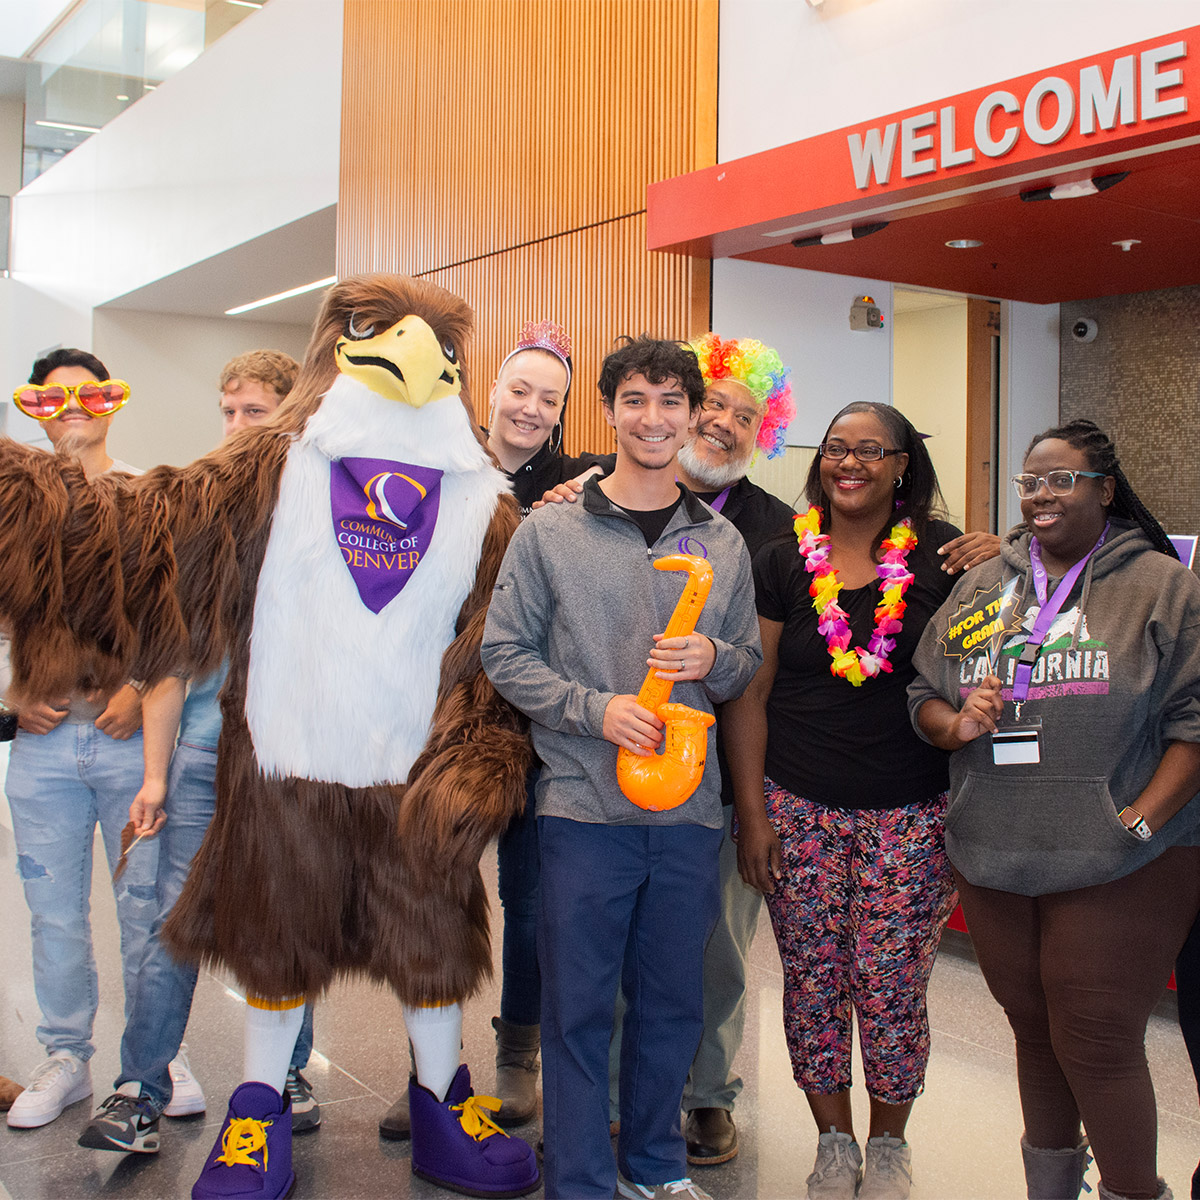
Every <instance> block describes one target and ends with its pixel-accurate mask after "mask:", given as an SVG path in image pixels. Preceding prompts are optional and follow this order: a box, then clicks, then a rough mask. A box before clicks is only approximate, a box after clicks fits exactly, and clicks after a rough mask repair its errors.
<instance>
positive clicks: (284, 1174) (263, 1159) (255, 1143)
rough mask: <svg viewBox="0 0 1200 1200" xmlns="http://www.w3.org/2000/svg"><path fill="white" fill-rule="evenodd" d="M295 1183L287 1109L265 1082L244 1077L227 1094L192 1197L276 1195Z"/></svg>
mask: <svg viewBox="0 0 1200 1200" xmlns="http://www.w3.org/2000/svg"><path fill="white" fill-rule="evenodd" d="M295 1185H296V1175H295V1172H293V1170H292V1109H291V1105H290V1104H289V1103H288V1100H287V1097H286V1096H280V1094H279V1093H278V1092H277V1091H276V1090H275V1089H274V1088H273V1087H271V1086H270V1085H269V1084H266V1083H243V1084H242V1085H241V1086H240V1087H239V1088H238V1089H237V1090H236V1091H235V1092H234V1093H233V1095H232V1096H230V1097H229V1111H228V1112H227V1113H226V1114H225V1123H224V1124H223V1125H222V1126H221V1132H220V1133H219V1134H218V1135H217V1141H216V1145H214V1146H213V1148H212V1152H211V1153H210V1154H209V1156H208V1160H207V1161H206V1162H205V1164H204V1170H203V1171H201V1172H200V1178H199V1179H197V1180H196V1182H195V1184H194V1185H193V1187H192V1200H280V1198H281V1197H284V1196H290V1195H291V1194H292V1188H294V1187H295Z"/></svg>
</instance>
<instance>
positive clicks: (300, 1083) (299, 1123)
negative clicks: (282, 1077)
mask: <svg viewBox="0 0 1200 1200" xmlns="http://www.w3.org/2000/svg"><path fill="white" fill-rule="evenodd" d="M283 1086H284V1091H285V1092H286V1093H287V1094H288V1095H289V1096H291V1098H292V1132H293V1133H307V1132H308V1131H309V1130H310V1129H316V1127H317V1126H318V1125H320V1124H321V1106H320V1105H319V1104H318V1103H317V1102H316V1100H315V1099H314V1097H313V1094H312V1087H311V1086H310V1085H309V1082H308V1080H307V1079H305V1078H304V1076H303V1075H301V1074H300V1069H299V1067H288V1073H287V1083H285V1084H284V1085H283Z"/></svg>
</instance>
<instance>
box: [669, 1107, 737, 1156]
mask: <svg viewBox="0 0 1200 1200" xmlns="http://www.w3.org/2000/svg"><path fill="white" fill-rule="evenodd" d="M683 1136H684V1138H685V1139H686V1140H687V1160H688V1162H690V1163H691V1164H692V1165H693V1166H697V1167H715V1166H716V1165H717V1164H718V1163H723V1162H728V1161H729V1160H730V1159H731V1158H736V1157H737V1152H738V1136H737V1126H736V1125H735V1124H734V1123H733V1114H732V1113H730V1112H729V1111H727V1110H726V1109H724V1108H693V1109H692V1111H691V1112H690V1113H688V1116H687V1124H686V1125H685V1126H684V1129H683Z"/></svg>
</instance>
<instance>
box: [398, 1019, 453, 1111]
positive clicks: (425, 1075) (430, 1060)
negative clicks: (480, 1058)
mask: <svg viewBox="0 0 1200 1200" xmlns="http://www.w3.org/2000/svg"><path fill="white" fill-rule="evenodd" d="M404 1024H405V1025H407V1026H408V1040H409V1041H410V1042H412V1048H413V1061H414V1062H416V1064H417V1082H418V1083H419V1084H420V1085H421V1086H422V1087H423V1088H428V1089H429V1091H431V1092H432V1093H433V1094H434V1095H435V1096H436V1097H437V1098H438V1099H439V1100H445V1099H446V1093H447V1092H448V1091H449V1090H450V1085H451V1084H452V1083H453V1082H454V1076H455V1073H456V1072H457V1071H458V1064H459V1062H460V1061H461V1058H462V1005H461V1004H444V1005H441V1006H439V1007H437V1008H409V1007H408V1005H407V1004H406V1005H405V1006H404Z"/></svg>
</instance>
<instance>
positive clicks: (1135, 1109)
mask: <svg viewBox="0 0 1200 1200" xmlns="http://www.w3.org/2000/svg"><path fill="white" fill-rule="evenodd" d="M955 877H956V879H957V881H958V888H959V894H960V897H961V899H962V906H963V913H964V914H965V916H966V918H967V926H968V928H969V929H970V931H971V938H972V940H973V941H974V943H975V949H976V951H977V953H978V955H979V965H980V967H981V968H982V970H983V974H984V978H985V979H986V980H987V984H988V987H989V989H990V990H991V993H992V995H993V996H995V997H996V999H997V1000H998V1001H999V1002H1000V1004H1001V1005H1003V1007H1004V1011H1005V1013H1006V1015H1007V1016H1008V1020H1009V1024H1010V1025H1011V1026H1012V1028H1013V1033H1014V1034H1015V1035H1016V1041H1017V1082H1018V1085H1019V1088H1020V1092H1021V1111H1022V1113H1023V1115H1024V1117H1025V1137H1026V1139H1027V1140H1028V1141H1029V1143H1030V1144H1031V1145H1033V1146H1037V1147H1039V1148H1041V1149H1047V1150H1053V1149H1060V1148H1063V1147H1067V1146H1075V1145H1077V1144H1078V1141H1079V1134H1080V1128H1079V1126H1080V1118H1082V1120H1083V1124H1084V1126H1085V1127H1086V1129H1087V1134H1088V1139H1089V1140H1090V1142H1091V1146H1092V1153H1093V1154H1094V1155H1095V1156H1096V1164H1097V1166H1098V1167H1099V1168H1100V1177H1101V1179H1102V1180H1103V1182H1104V1185H1105V1187H1107V1188H1108V1189H1109V1190H1110V1191H1112V1192H1115V1193H1116V1194H1117V1195H1119V1196H1129V1197H1152V1196H1156V1195H1157V1194H1158V1186H1157V1174H1158V1172H1157V1169H1156V1153H1155V1152H1156V1144H1157V1138H1158V1118H1157V1110H1156V1108H1155V1101H1154V1085H1153V1083H1152V1082H1151V1079H1150V1070H1149V1067H1148V1065H1147V1063H1146V1050H1145V1040H1146V1023H1147V1021H1148V1020H1149V1018H1150V1012H1151V1010H1152V1009H1153V1008H1154V1005H1155V1004H1156V1003H1157V1002H1158V999H1159V997H1160V996H1161V995H1162V993H1163V989H1164V988H1165V987H1166V984H1167V979H1168V977H1169V976H1170V973H1171V966H1172V963H1173V962H1174V961H1175V958H1176V956H1177V955H1178V954H1179V950H1180V947H1181V946H1182V945H1183V943H1184V939H1185V938H1186V937H1187V934H1188V930H1189V929H1190V928H1191V926H1192V923H1193V921H1194V920H1195V919H1196V914H1197V911H1198V910H1200V847H1193V846H1188V847H1184V846H1177V847H1175V848H1174V849H1171V850H1167V851H1165V852H1164V853H1163V854H1162V855H1160V856H1159V857H1158V858H1156V859H1155V860H1154V861H1153V862H1151V863H1148V864H1147V865H1146V866H1144V867H1142V868H1141V869H1140V870H1137V871H1134V872H1133V873H1132V874H1131V875H1127V876H1125V878H1123V879H1117V880H1114V881H1113V882H1112V883H1106V884H1101V885H1099V886H1097V887H1090V888H1079V889H1077V890H1075V891H1070V892H1057V893H1053V894H1051V895H1046V896H1033V897H1030V896H1018V895H1015V894H1014V893H1012V892H1000V891H993V890H991V889H989V888H978V887H974V886H973V885H972V884H970V883H968V882H967V880H966V879H964V878H963V877H962V875H960V874H959V873H958V872H957V871H956V872H955Z"/></svg>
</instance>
